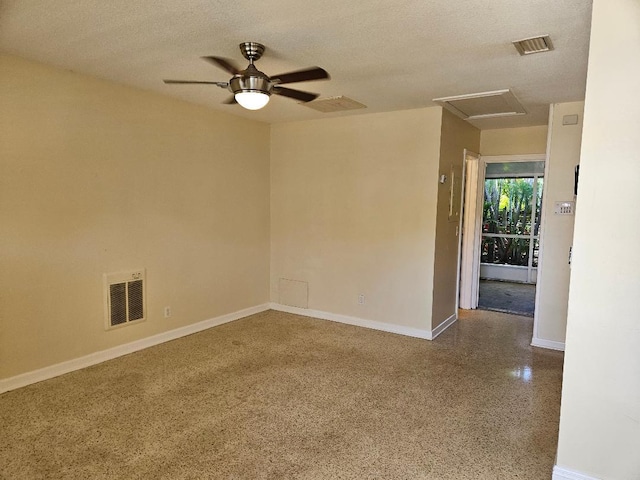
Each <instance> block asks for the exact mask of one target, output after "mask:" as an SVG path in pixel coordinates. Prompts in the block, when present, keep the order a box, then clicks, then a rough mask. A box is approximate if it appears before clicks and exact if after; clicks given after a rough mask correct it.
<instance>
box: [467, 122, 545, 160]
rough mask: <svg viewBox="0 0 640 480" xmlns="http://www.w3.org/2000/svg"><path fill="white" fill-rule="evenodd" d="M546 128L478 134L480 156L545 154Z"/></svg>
mask: <svg viewBox="0 0 640 480" xmlns="http://www.w3.org/2000/svg"><path fill="white" fill-rule="evenodd" d="M546 151H547V126H546V125H541V126H537V127H520V128H500V129H496V130H483V131H482V133H481V134H480V152H479V153H481V154H482V155H527V154H530V153H543V154H544V153H546Z"/></svg>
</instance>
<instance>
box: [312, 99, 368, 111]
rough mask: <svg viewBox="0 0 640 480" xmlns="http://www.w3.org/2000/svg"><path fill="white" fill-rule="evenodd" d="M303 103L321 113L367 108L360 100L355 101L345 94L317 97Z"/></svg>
mask: <svg viewBox="0 0 640 480" xmlns="http://www.w3.org/2000/svg"><path fill="white" fill-rule="evenodd" d="M303 105H305V106H307V107H309V108H313V109H314V110H317V111H319V112H322V113H332V112H343V111H345V110H357V109H359V108H367V106H366V105H363V104H362V103H360V102H356V101H355V100H352V99H351V98H348V97H345V96H342V95H341V96H338V97H328V98H319V99H318V100H313V101H312V102H307V103H304V104H303Z"/></svg>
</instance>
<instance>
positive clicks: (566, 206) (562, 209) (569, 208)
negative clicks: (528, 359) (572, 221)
mask: <svg viewBox="0 0 640 480" xmlns="http://www.w3.org/2000/svg"><path fill="white" fill-rule="evenodd" d="M575 206H576V202H556V203H555V207H556V208H555V211H554V213H555V214H556V215H573V212H574V210H575Z"/></svg>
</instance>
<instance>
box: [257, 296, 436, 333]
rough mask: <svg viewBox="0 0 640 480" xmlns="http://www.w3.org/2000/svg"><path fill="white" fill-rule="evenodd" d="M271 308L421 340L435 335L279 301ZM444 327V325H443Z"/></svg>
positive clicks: (417, 329)
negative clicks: (292, 305)
mask: <svg viewBox="0 0 640 480" xmlns="http://www.w3.org/2000/svg"><path fill="white" fill-rule="evenodd" d="M270 306H271V309H272V310H277V311H279V312H286V313H293V314H295V315H302V316H304V317H312V318H319V319H321V320H330V321H332V322H338V323H345V324H347V325H355V326H356V327H364V328H370V329H373V330H381V331H383V332H389V333H396V334H398V335H405V336H407V337H414V338H422V339H423V340H433V339H434V338H435V336H434V335H433V332H432V331H430V330H423V329H421V328H413V327H405V326H402V325H395V324H393V323H385V322H377V321H375V320H367V319H364V318H360V317H351V316H349V315H341V314H338V313H331V312H323V311H322V310H312V309H309V308H298V307H290V306H289V305H282V304H280V303H271V304H270ZM445 328H446V327H445Z"/></svg>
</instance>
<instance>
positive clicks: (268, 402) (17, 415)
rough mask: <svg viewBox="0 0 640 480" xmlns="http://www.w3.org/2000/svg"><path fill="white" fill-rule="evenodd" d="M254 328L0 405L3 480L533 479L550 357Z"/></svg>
mask: <svg viewBox="0 0 640 480" xmlns="http://www.w3.org/2000/svg"><path fill="white" fill-rule="evenodd" d="M530 339H531V319H529V318H525V317H516V316H510V315H506V314H501V313H494V312H470V313H463V314H462V318H461V319H460V321H459V322H457V323H456V324H455V325H454V326H452V327H451V328H450V329H449V330H447V331H446V332H444V333H443V334H442V335H441V336H440V337H438V338H437V339H436V340H435V341H433V342H429V341H425V340H419V339H413V338H408V337H402V336H399V335H393V334H388V333H383V332H377V331H373V330H366V329H362V328H357V327H352V326H347V325H341V324H338V323H332V322H328V321H323V320H314V319H309V318H304V317H299V316H295V315H290V314H284V313H278V312H273V311H270V312H264V313H262V314H258V315H254V316H251V317H247V318H245V319H242V320H239V321H236V322H233V323H230V324H227V325H223V326H220V327H217V328H214V329H210V330H207V331H205V332H202V333H199V334H195V335H191V336H189V337H185V338H182V339H180V340H176V341H173V342H169V343H166V344H163V345H159V346H157V347H153V348H149V349H147V350H144V351H141V352H138V353H134V354H132V355H128V356H126V357H122V358H119V359H116V360H112V361H109V362H105V363H103V364H100V365H97V366H94V367H90V368H87V369H84V370H82V371H78V372H74V373H71V374H68V375H64V376H62V377H58V378H56V379H52V380H49V381H46V382H42V383H39V384H36V385H32V386H29V387H25V388H23V389H20V390H17V391H13V392H8V393H6V394H4V395H1V396H0V422H1V423H0V425H1V435H0V478H3V479H30V480H32V479H42V478H47V479H48V478H52V479H53V478H55V479H72V478H73V479H106V478H108V479H115V478H126V479H136V478H141V479H142V478H149V479H151V478H153V479H187V478H188V479H206V478H215V479H218V478H220V479H232V478H233V479H235V478H247V479H286V478H300V479H334V478H336V479H374V478H381V479H382V478H385V479H396V478H397V479H438V480H446V479H515V478H517V479H535V480H538V479H545V478H550V476H551V468H552V466H553V461H554V455H555V449H556V438H557V429H558V415H559V404H560V383H561V373H562V359H563V358H562V354H561V353H558V352H553V351H545V350H541V349H535V348H532V347H530V346H529V341H530Z"/></svg>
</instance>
